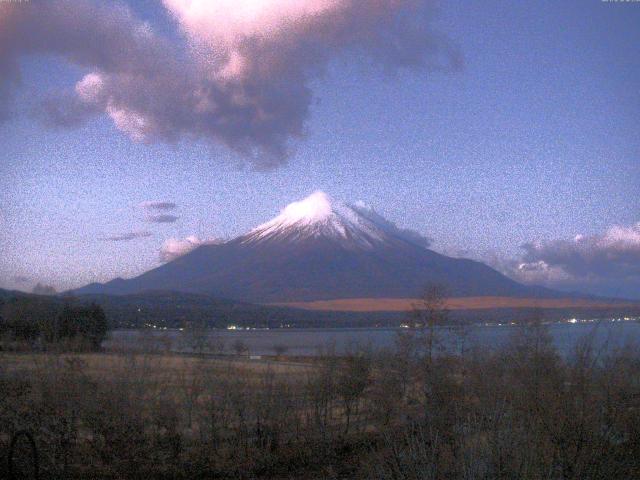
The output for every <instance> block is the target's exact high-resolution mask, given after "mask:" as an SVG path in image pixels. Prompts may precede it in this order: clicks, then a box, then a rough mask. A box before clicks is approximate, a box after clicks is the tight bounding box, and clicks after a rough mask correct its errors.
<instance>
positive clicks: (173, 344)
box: [104, 321, 640, 356]
mask: <svg viewBox="0 0 640 480" xmlns="http://www.w3.org/2000/svg"><path fill="white" fill-rule="evenodd" d="M517 328H520V327H517V326H510V325H505V326H474V327H470V329H469V331H468V335H467V336H466V338H465V343H466V345H467V348H471V347H480V348H499V347H500V346H502V345H504V344H505V342H507V341H508V339H509V337H510V335H511V334H512V333H513V332H514V329H517ZM401 330H402V329H396V328H341V329H337V328H323V329H274V330H209V331H207V332H206V333H205V332H203V333H202V334H198V335H197V336H196V335H195V334H190V333H188V332H186V331H179V330H116V331H114V332H112V334H111V337H110V339H109V340H108V341H107V342H105V345H104V346H105V347H106V348H123V349H127V350H129V349H145V350H147V349H155V350H171V351H181V352H189V351H193V350H194V349H196V350H199V351H206V352H209V353H234V352H236V351H241V350H242V351H243V352H244V353H248V354H250V355H273V354H275V353H278V354H283V353H286V354H287V355H300V356H309V355H317V354H318V353H319V352H320V351H321V350H326V349H327V347H330V348H335V351H336V352H337V353H342V352H345V351H346V350H348V349H350V348H354V347H356V346H362V347H371V348H373V349H383V348H392V347H393V345H394V342H395V339H396V336H397V332H398V331H401ZM549 331H550V333H551V336H552V337H553V341H554V343H555V345H556V347H557V349H558V351H559V352H560V353H561V354H562V355H570V354H571V352H573V351H574V349H575V346H576V344H577V343H578V341H580V340H581V339H584V338H585V337H586V336H588V335H592V336H593V339H594V342H595V345H596V347H597V348H604V349H614V348H619V347H625V346H632V347H634V348H635V347H637V346H638V345H640V323H639V322H636V321H626V322H610V321H606V322H600V323H576V324H567V323H562V324H552V325H549ZM440 332H441V333H442V337H443V338H445V339H447V340H448V341H449V343H455V341H457V338H458V337H456V336H455V335H453V334H452V333H451V331H450V330H449V329H447V328H442V329H440Z"/></svg>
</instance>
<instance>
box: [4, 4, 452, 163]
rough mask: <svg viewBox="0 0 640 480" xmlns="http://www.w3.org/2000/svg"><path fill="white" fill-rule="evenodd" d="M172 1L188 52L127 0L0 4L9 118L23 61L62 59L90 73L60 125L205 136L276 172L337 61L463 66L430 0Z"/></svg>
mask: <svg viewBox="0 0 640 480" xmlns="http://www.w3.org/2000/svg"><path fill="white" fill-rule="evenodd" d="M163 4H164V6H165V8H166V9H167V11H168V13H169V14H170V15H171V17H172V18H173V19H174V20H175V24H176V28H177V29H178V30H179V31H180V32H181V33H182V38H183V42H184V44H175V43H172V41H169V40H167V39H166V38H163V37H161V36H159V35H158V34H157V33H156V32H155V31H154V29H153V26H152V25H150V24H149V23H147V22H144V21H142V20H140V19H138V18H137V17H136V16H135V15H134V14H133V13H132V11H131V9H130V8H129V7H128V6H127V4H125V3H123V2H120V1H114V2H108V3H104V2H98V1H91V0H42V1H39V2H28V3H19V4H16V3H14V2H4V3H0V45H2V46H3V48H2V49H1V50H0V75H1V76H0V118H7V117H8V116H9V112H10V110H11V106H10V98H11V96H12V92H13V91H14V90H15V88H16V86H17V84H18V81H19V78H20V69H19V64H20V63H19V60H20V58H21V57H22V56H24V55H30V54H54V55H57V56H61V57H63V58H65V59H66V60H68V61H70V62H72V63H75V64H77V65H79V66H81V67H83V68H85V69H89V70H90V72H89V73H87V74H86V75H85V76H84V77H83V78H81V79H79V80H78V82H77V83H76V85H75V86H74V87H70V88H69V89H68V91H66V92H63V93H62V94H61V93H60V92H53V93H54V94H53V95H51V96H49V97H48V98H47V99H46V100H45V102H44V104H43V109H42V112H43V113H44V114H45V115H46V117H47V119H48V122H49V123H52V124H56V125H61V126H75V125H78V124H80V123H81V122H82V121H84V120H85V119H87V118H89V117H91V116H95V115H98V114H105V115H107V116H108V117H109V118H110V119H111V120H112V121H113V123H114V124H115V126H116V127H117V128H118V129H119V130H121V131H122V132H124V133H125V134H127V135H128V136H129V137H130V138H131V139H132V140H134V141H137V142H154V141H164V142H176V141H178V140H180V139H182V138H192V139H193V138H196V139H204V140H206V141H209V142H211V143H213V144H223V145H226V146H227V147H229V148H231V149H233V150H235V151H237V152H240V153H241V154H243V155H245V156H246V157H247V158H248V159H249V160H250V161H251V162H253V164H254V165H256V166H257V167H261V168H265V167H270V166H274V165H278V164H280V163H282V162H283V161H284V160H285V159H286V157H287V155H288V153H289V152H290V147H291V142H290V140H291V139H294V138H301V137H302V136H303V135H304V127H305V122H306V120H307V118H308V116H309V108H310V105H311V102H312V92H311V88H310V84H311V82H312V81H313V80H314V79H315V78H318V77H319V76H320V75H322V73H323V71H324V70H325V68H326V66H327V64H328V63H329V62H330V61H331V60H332V59H333V58H336V57H338V56H340V55H344V54H352V55H351V57H349V58H351V59H353V61H362V60H363V59H366V61H367V62H368V63H367V64H371V65H375V66H379V67H380V68H381V69H383V70H392V71H393V70H397V69H411V70H415V71H422V72H428V71H433V70H443V69H445V70H450V69H456V68H458V67H459V66H460V64H461V60H460V56H459V54H458V52H457V50H456V48H455V47H454V46H453V45H452V44H451V42H450V41H449V40H447V39H446V38H445V37H444V36H442V35H440V34H438V33H437V32H435V31H434V30H433V29H432V27H431V24H432V19H433V16H434V13H433V10H432V9H431V8H430V7H429V4H430V2H428V1H426V0H330V1H328V0H295V1H292V0H273V1H269V2H266V1H260V2H256V1H254V0H234V1H231V0H188V1H187V0H164V2H163ZM185 46H186V48H185ZM185 52H186V53H185Z"/></svg>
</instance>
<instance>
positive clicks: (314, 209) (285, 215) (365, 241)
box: [243, 191, 391, 248]
mask: <svg viewBox="0 0 640 480" xmlns="http://www.w3.org/2000/svg"><path fill="white" fill-rule="evenodd" d="M364 212H365V209H358V208H356V207H353V206H349V205H347V204H344V203H342V202H339V201H336V200H333V199H332V198H331V197H329V196H328V195H327V194H326V193H324V192H322V191H316V192H314V193H312V194H311V195H309V196H308V197H307V198H305V199H303V200H300V201H298V202H293V203H290V204H289V205H287V206H286V207H285V208H284V209H283V210H282V212H281V213H280V215H278V216H277V217H275V218H274V219H273V220H270V221H269V222H266V223H263V224H262V225H259V226H258V227H256V228H254V229H253V230H251V231H250V232H249V233H248V234H247V235H246V236H245V237H244V239H243V242H245V243H255V242H263V241H286V242H295V241H302V240H306V239H310V238H317V239H320V238H325V239H329V240H334V241H337V242H340V244H341V245H342V246H343V247H345V248H373V247H374V246H375V245H377V244H380V243H384V242H388V241H390V240H391V238H390V232H388V231H386V230H387V228H388V227H386V226H384V225H378V224H377V223H376V222H375V221H373V220H372V219H371V218H368V217H367V216H366V215H365V214H364Z"/></svg>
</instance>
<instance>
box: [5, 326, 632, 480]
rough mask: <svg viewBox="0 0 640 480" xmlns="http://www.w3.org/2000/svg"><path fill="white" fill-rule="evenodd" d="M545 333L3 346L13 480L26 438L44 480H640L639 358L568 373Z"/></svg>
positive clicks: (582, 365)
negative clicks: (19, 349)
mask: <svg viewBox="0 0 640 480" xmlns="http://www.w3.org/2000/svg"><path fill="white" fill-rule="evenodd" d="M547 328H548V327H547V326H545V325H543V324H540V323H536V324H532V325H527V326H523V327H519V328H518V329H514V330H513V337H512V338H511V339H510V341H509V343H508V344H507V345H505V346H504V348H502V349H499V350H496V351H476V350H473V349H472V350H466V349H464V348H460V349H457V353H454V352H447V351H441V350H440V349H441V348H442V347H441V346H442V345H443V343H442V339H441V338H439V335H438V330H437V329H432V328H424V329H415V330H414V329H410V330H408V331H406V332H401V333H399V334H398V335H399V336H398V338H397V343H396V348H395V349H394V350H393V351H387V352H378V353H376V352H371V351H368V350H356V351H352V352H349V353H347V354H345V355H343V356H341V357H335V356H331V355H326V356H323V357H318V358H316V359H314V360H313V361H312V362H310V363H309V364H301V363H294V362H291V361H286V360H285V361H278V360H276V359H260V360H249V359H244V358H240V357H227V358H209V357H206V356H182V355H176V354H171V353H167V352H165V353H157V352H154V353H127V352H121V353H113V352H111V353H108V352H105V353H54V352H41V353H34V352H26V353H9V352H1V351H0V392H2V395H0V456H1V457H2V458H0V478H9V476H8V473H9V472H8V465H9V463H10V462H9V461H8V455H9V454H8V452H9V450H10V447H9V445H10V443H11V441H12V438H16V437H15V435H16V433H17V432H21V431H27V432H30V434H31V435H32V436H33V439H34V443H35V445H36V447H37V451H38V458H39V467H40V469H39V478H40V479H43V480H45V479H51V480H54V479H56V480H57V479H65V480H66V479H70V480H71V479H72V480H75V479H77V480H80V479H83V480H84V479H114V480H116V479H118V480H119V479H141V480H142V479H144V480H151V479H167V480H168V479H184V480H187V479H189V480H192V479H203V480H204V479H213V478H219V479H241V480H244V479H246V480H257V479H264V480H285V479H288V480H294V479H303V480H338V479H354V480H369V479H373V478H375V479H380V480H431V479H433V480H436V479H447V480H449V479H453V480H472V479H473V480H492V479H496V478H500V479H505V480H506V479H514V480H515V479H518V480H521V479H523V480H529V479H530V480H534V479H540V478H548V479H550V480H556V479H557V480H588V479H593V480H596V479H605V478H606V479H629V478H639V475H640V460H638V459H640V440H639V439H640V380H639V379H640V357H639V354H638V352H637V351H634V350H625V351H611V352H608V353H603V352H597V351H595V350H594V349H593V345H591V344H589V342H588V341H585V343H583V344H581V345H580V346H579V347H578V348H577V349H576V352H575V355H574V357H573V359H572V360H571V361H565V360H563V359H562V358H561V357H560V356H559V355H558V354H557V352H556V351H555V348H554V346H553V343H552V341H551V337H550V335H549V333H548V330H547ZM459 333H460V339H461V340H463V339H464V331H463V330H461V331H460V332H459ZM18 447H19V448H16V449H15V452H14V453H15V454H12V456H11V458H13V459H14V460H15V461H14V462H13V463H12V465H14V466H15V468H16V469H19V471H20V472H22V473H25V472H27V473H25V475H23V476H18V477H17V478H34V475H33V471H34V465H35V463H34V461H33V456H32V455H31V452H30V449H29V445H28V443H25V442H24V438H23V440H22V443H21V444H20V445H18ZM29 472H31V473H29Z"/></svg>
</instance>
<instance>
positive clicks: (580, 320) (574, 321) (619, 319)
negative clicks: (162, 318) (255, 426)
mask: <svg viewBox="0 0 640 480" xmlns="http://www.w3.org/2000/svg"><path fill="white" fill-rule="evenodd" d="M638 321H640V317H617V318H568V319H565V320H560V321H556V322H544V323H547V324H557V323H570V324H577V323H596V322H638ZM515 325H518V323H516V322H506V323H484V324H483V326H485V327H505V326H515ZM144 326H145V327H146V328H151V329H154V330H178V331H180V332H182V331H184V328H183V327H180V328H175V329H174V328H169V327H165V326H160V325H154V324H152V323H145V324H144ZM277 328H291V325H290V324H283V325H280V326H279V327H277ZM400 328H419V326H417V327H416V326H413V325H409V324H406V323H402V324H400ZM225 330H229V331H241V330H272V328H269V327H242V326H239V325H227V326H226V327H225Z"/></svg>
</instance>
